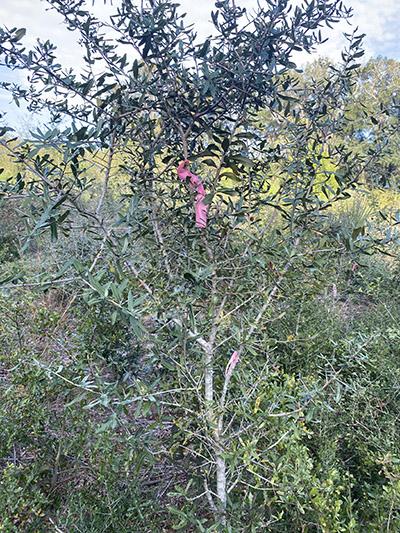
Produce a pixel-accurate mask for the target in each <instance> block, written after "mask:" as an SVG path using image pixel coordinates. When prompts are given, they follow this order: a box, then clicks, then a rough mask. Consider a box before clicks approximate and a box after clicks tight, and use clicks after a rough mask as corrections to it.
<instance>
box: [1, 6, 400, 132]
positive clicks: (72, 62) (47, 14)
mask: <svg viewBox="0 0 400 533" xmlns="http://www.w3.org/2000/svg"><path fill="white" fill-rule="evenodd" d="M112 1H113V5H112V4H111V0H106V3H104V2H103V0H95V2H94V6H93V7H92V1H91V0H90V1H88V3H87V4H88V7H90V9H91V10H92V11H93V12H94V14H95V15H96V16H98V17H99V18H102V19H104V20H107V19H108V17H109V15H110V14H112V13H113V12H114V11H115V9H116V6H118V4H119V3H120V0H112ZM138 1H139V0H138ZM296 1H297V2H299V3H300V0H296ZM177 2H179V3H180V4H181V9H182V12H186V13H187V17H186V20H187V21H189V22H190V23H194V24H195V26H196V30H197V32H198V35H199V38H202V37H206V36H207V35H209V34H210V33H211V31H212V25H211V23H210V18H211V17H210V13H211V11H212V10H215V7H214V0H201V1H198V2H193V0H177ZM237 3H238V4H240V5H242V6H245V7H246V8H247V10H251V9H252V8H254V6H255V5H256V0H237ZM260 3H261V5H262V4H263V0H260ZM344 4H345V5H346V6H347V7H351V8H353V17H352V19H351V24H352V26H350V25H349V24H348V23H346V22H345V21H342V22H341V23H339V24H336V25H335V26H334V28H333V30H326V31H325V32H324V37H328V41H327V42H326V43H324V44H323V45H322V46H320V47H319V48H318V50H317V52H316V53H315V54H313V55H312V56H310V55H309V54H302V53H299V54H298V56H297V57H295V58H294V60H295V61H296V63H297V64H298V65H300V66H302V65H304V64H305V63H306V62H307V61H310V60H313V59H314V58H316V57H318V56H328V57H329V58H331V59H332V60H333V61H339V60H340V52H341V50H342V49H343V47H344V46H345V43H346V40H345V38H344V37H343V32H345V33H351V32H352V31H353V29H354V28H356V27H358V28H359V32H360V33H365V34H366V37H365V40H364V49H365V58H366V59H369V58H370V57H377V56H384V57H388V58H393V59H399V60H400V37H399V28H400V7H399V4H398V0H345V1H344ZM0 21H1V25H4V26H6V27H7V28H13V27H17V28H26V30H27V33H26V36H25V38H24V41H23V42H24V44H25V45H26V46H27V47H31V46H33V45H34V44H35V42H36V38H40V39H42V40H47V39H49V40H50V41H51V42H53V43H54V44H55V45H57V48H58V57H59V60H60V62H61V64H63V65H64V66H66V67H77V66H79V65H80V64H82V59H81V56H82V52H81V49H80V47H79V45H78V44H77V42H76V40H75V38H74V34H73V33H71V32H69V31H68V30H67V29H66V28H65V27H64V26H63V24H62V18H61V16H60V15H58V14H57V13H56V12H55V11H54V10H49V9H48V4H47V2H46V1H43V0H9V1H4V2H1V3H0ZM16 75H17V74H16V73H14V72H10V71H8V70H7V69H5V68H0V78H1V80H2V81H16V79H17V78H16ZM0 113H1V114H3V113H6V115H5V119H3V121H2V122H4V120H5V121H6V122H8V123H10V122H13V125H14V126H17V127H22V124H23V123H24V122H26V121H27V120H28V117H27V116H26V113H25V112H24V111H21V110H19V111H18V109H17V108H16V106H15V105H14V104H10V96H9V95H8V94H7V93H5V92H4V91H0Z"/></svg>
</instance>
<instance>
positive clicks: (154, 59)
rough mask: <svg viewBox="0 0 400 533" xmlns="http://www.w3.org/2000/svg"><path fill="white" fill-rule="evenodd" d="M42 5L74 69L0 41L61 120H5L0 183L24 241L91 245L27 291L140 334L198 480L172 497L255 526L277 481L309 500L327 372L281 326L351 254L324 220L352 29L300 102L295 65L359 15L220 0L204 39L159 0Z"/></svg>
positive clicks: (282, 0) (343, 159) (39, 50)
mask: <svg viewBox="0 0 400 533" xmlns="http://www.w3.org/2000/svg"><path fill="white" fill-rule="evenodd" d="M47 2H48V4H49V6H50V7H51V8H53V9H55V10H57V11H58V12H59V13H60V14H61V15H62V16H63V17H64V22H65V25H66V27H67V28H68V29H69V30H71V31H73V32H75V34H77V35H78V36H79V42H80V44H81V46H82V52H83V58H84V62H85V68H84V69H83V70H82V71H73V70H69V69H68V70H66V69H64V68H63V67H62V66H61V65H60V64H59V63H58V62H57V56H56V49H55V47H54V46H53V45H52V44H51V43H50V42H49V41H46V42H39V41H38V43H37V45H36V46H35V48H34V49H32V50H27V49H26V48H25V47H24V45H23V37H24V33H25V30H23V29H15V28H14V29H11V30H9V29H6V28H3V29H2V30H1V34H0V37H1V41H0V42H1V45H0V46H1V48H0V50H1V55H2V61H3V64H5V65H6V66H8V67H9V68H11V69H18V70H22V71H23V72H27V73H29V86H22V85H21V86H18V85H15V84H12V85H11V84H6V83H3V87H6V88H7V89H8V90H10V91H11V92H12V94H13V97H14V99H15V101H16V102H18V101H19V100H23V101H25V102H26V103H27V104H28V107H29V109H30V110H31V111H34V112H40V111H42V110H44V109H46V110H48V111H49V112H50V114H51V117H52V124H51V126H49V127H48V129H47V130H46V131H44V132H43V131H40V130H38V131H37V132H35V133H33V134H32V138H31V139H30V140H29V142H19V141H18V140H17V139H16V138H15V136H14V137H13V136H12V131H11V130H10V128H3V132H2V135H3V140H2V146H3V150H4V151H5V152H7V153H8V154H9V155H10V157H11V158H13V160H15V161H18V163H19V164H20V165H23V167H24V170H21V171H20V172H19V173H18V175H16V176H13V177H12V178H10V179H7V180H6V181H4V182H3V184H2V185H3V192H2V195H3V200H7V199H13V201H15V199H16V198H19V199H21V202H22V204H21V212H22V213H25V215H24V217H25V225H26V228H27V240H26V246H28V244H29V242H30V240H31V239H33V238H37V237H39V236H40V235H42V234H45V233H47V232H48V231H49V230H50V233H51V236H52V239H53V240H56V239H57V238H58V236H59V235H60V234H61V238H62V239H73V238H74V235H76V232H77V231H80V230H81V228H82V227H83V228H84V231H85V232H86V233H87V234H88V235H91V236H92V239H93V240H94V242H95V243H97V245H96V250H95V252H94V253H93V254H91V255H89V256H88V257H87V261H78V260H77V259H76V258H74V257H72V258H70V259H69V260H68V261H66V262H65V264H64V265H63V266H62V268H61V270H54V271H52V272H46V273H43V274H42V277H41V278H40V279H39V281H36V282H35V283H37V284H38V285H40V286H47V285H49V286H51V285H52V284H59V285H62V284H63V283H68V282H70V281H74V282H75V283H76V284H78V285H79V286H81V288H82V295H83V297H84V298H86V301H87V302H88V303H89V304H91V303H96V302H99V301H108V302H110V303H112V305H113V306H114V308H115V312H113V314H112V316H110V320H112V321H119V320H124V321H129V323H130V324H131V326H132V329H133V331H134V333H135V334H136V335H137V336H138V337H146V338H147V341H146V342H147V343H148V344H147V345H148V346H150V348H149V351H151V354H149V361H150V362H151V363H152V364H153V365H154V369H156V368H158V365H159V366H160V367H163V368H164V369H165V370H166V372H167V374H166V376H164V380H163V381H160V380H159V379H155V380H154V381H153V382H148V383H145V381H144V380H143V378H141V379H139V378H137V391H139V393H138V392H136V395H135V401H136V402H137V401H138V394H139V397H141V400H140V402H143V405H144V407H146V406H148V405H149V403H150V404H154V405H156V406H157V408H158V409H159V410H160V412H161V415H160V416H161V418H162V413H163V412H165V413H169V414H170V413H174V412H175V413H176V414H175V418H174V420H175V426H176V428H177V439H178V440H177V442H176V447H177V448H179V447H180V448H181V450H182V451H183V453H184V454H185V455H186V454H187V453H189V455H190V457H192V458H193V461H192V462H191V463H190V464H191V466H190V468H191V470H190V471H191V472H192V475H193V479H199V478H201V480H202V481H201V484H202V486H203V489H201V493H197V494H195V496H193V493H192V492H190V487H189V486H188V487H187V489H186V491H183V492H182V494H183V495H184V496H185V497H187V498H188V500H190V498H191V497H193V498H195V499H196V498H197V499H196V501H199V502H200V501H201V502H202V501H204V502H205V504H206V505H208V506H209V507H210V508H211V510H212V511H213V513H214V517H215V521H216V523H220V524H222V526H223V527H224V526H225V525H227V524H229V523H230V521H231V520H232V518H231V512H232V510H233V509H239V511H238V512H239V514H240V512H243V511H244V509H246V505H249V506H250V508H251V507H252V506H253V505H258V506H259V505H261V506H262V508H263V509H264V511H263V513H264V515H263V522H262V524H263V527H266V526H268V524H271V523H273V522H274V521H276V520H277V517H278V516H279V512H280V511H279V509H280V507H279V505H280V503H279V502H281V497H282V494H281V493H280V492H279V491H277V490H276V486H278V485H279V484H280V483H282V484H286V486H291V487H292V489H291V491H292V492H290V491H289V493H288V494H287V498H288V499H287V501H288V502H289V503H288V505H290V504H291V502H292V503H293V501H297V498H299V497H300V496H299V494H300V492H301V491H300V492H296V491H297V489H296V487H297V486H298V483H299V479H300V477H301V476H305V474H304V472H303V473H299V469H298V468H297V467H296V466H295V465H294V464H292V461H291V458H290V453H291V452H290V450H292V451H293V449H294V448H296V447H298V449H300V448H301V446H302V445H301V435H300V433H301V432H303V434H304V432H306V429H305V426H304V413H305V412H307V409H308V408H309V407H311V404H312V403H316V402H317V401H318V394H319V392H321V391H322V390H328V389H329V388H330V387H332V386H333V385H334V382H335V379H336V374H335V370H332V372H331V374H324V375H321V376H318V375H316V376H313V378H312V379H311V378H309V377H304V376H303V378H304V379H303V380H301V379H300V377H299V376H298V375H295V373H293V374H290V372H288V373H287V374H282V375H281V374H280V371H279V358H277V357H276V356H275V355H274V351H275V349H276V346H277V344H276V339H277V338H279V331H275V330H274V327H275V324H278V323H279V318H280V316H282V313H285V305H287V304H285V302H286V301H289V300H287V299H286V296H287V295H290V294H291V293H292V292H293V290H295V287H296V286H298V284H299V283H302V284H304V283H308V284H309V286H310V287H311V289H310V291H311V292H312V291H316V290H317V288H315V284H317V283H318V277H319V276H320V275H321V272H322V270H323V268H324V264H325V263H326V261H327V260H329V258H331V257H333V256H334V255H335V254H337V253H341V252H346V253H353V252H352V250H354V249H355V248H356V244H354V243H352V242H350V243H349V242H341V241H340V239H339V238H338V237H337V235H334V234H332V232H330V231H329V228H327V227H326V225H325V222H324V216H323V215H324V213H325V212H326V210H327V209H328V208H329V207H330V206H331V205H332V203H333V202H335V201H337V200H342V199H343V198H345V197H346V196H348V192H347V191H348V189H349V188H352V187H355V186H356V184H357V182H358V179H359V177H360V175H361V173H362V170H363V168H364V166H365V164H366V162H367V160H366V159H365V160H363V159H361V158H359V157H354V155H353V154H352V153H351V152H350V151H349V149H348V146H347V145H346V144H344V143H343V142H341V141H340V136H339V135H338V132H340V131H341V129H343V128H348V123H347V120H346V114H345V109H344V106H345V104H346V98H345V97H346V95H347V94H348V92H349V91H351V88H352V73H353V71H354V69H355V67H356V66H357V63H356V61H357V58H359V57H361V55H362V51H361V50H360V45H361V37H360V36H358V37H356V36H354V35H353V36H348V40H349V45H348V49H347V50H346V51H345V52H343V63H342V65H341V66H340V68H335V69H332V70H331V71H329V73H328V76H327V77H326V79H324V80H322V81H321V80H319V81H316V82H315V83H314V85H313V86H312V87H311V86H309V87H307V93H306V95H307V96H306V97H303V96H304V88H303V87H301V86H300V85H299V82H298V77H295V76H293V75H292V73H293V71H294V69H295V68H296V65H295V64H294V63H293V60H292V56H293V53H294V52H297V51H308V52H311V51H312V50H314V48H315V47H316V46H317V45H318V44H319V43H320V42H322V40H323V35H322V33H321V30H322V29H323V28H324V27H325V26H329V27H330V26H331V25H332V24H333V23H336V22H338V21H339V20H341V19H343V18H348V17H349V16H350V10H349V9H347V8H346V7H344V6H343V4H342V2H341V1H339V0H332V1H325V0H324V1H315V0H311V1H305V2H304V3H303V4H302V5H301V6H299V5H296V6H294V5H292V3H291V2H289V0H265V1H264V2H261V3H260V4H259V6H258V7H257V9H255V10H254V11H248V10H246V9H245V8H243V7H240V6H237V5H236V4H235V1H234V0H222V1H217V2H216V4H215V10H214V11H213V12H212V13H211V19H212V23H213V32H212V35H211V36H210V37H208V38H207V39H205V40H204V41H203V42H198V40H197V39H196V33H195V29H196V28H193V27H191V26H186V25H185V23H184V22H185V21H184V16H183V15H182V14H181V12H180V10H179V6H178V4H175V3H174V2H171V1H170V0H147V1H144V2H143V1H142V2H141V3H140V5H137V3H136V2H133V1H131V0H122V2H121V3H120V4H119V5H118V7H117V8H116V12H115V14H114V15H113V16H112V17H111V19H110V21H109V22H108V23H105V22H102V21H99V20H97V19H96V18H95V17H94V16H93V15H91V14H90V12H88V11H87V9H86V8H85V2H84V0H47ZM266 115H268V117H269V121H268V122H267V123H266V122H265V121H264V120H263V116H266ZM65 124H66V125H65ZM271 124H272V125H271ZM98 158H100V159H101V165H100V167H101V169H100V172H101V174H102V179H101V184H100V185H99V180H98V178H97V179H96V180H95V179H93V176H94V170H93V169H94V166H96V161H98ZM183 161H187V163H186V170H188V169H189V167H190V170H191V172H192V173H193V174H194V175H197V176H199V177H200V178H201V182H202V185H203V186H204V191H203V190H202V189H200V185H199V180H198V179H196V178H193V174H190V172H187V173H186V174H185V172H184V170H185V169H184V167H183V166H181V167H180V169H181V175H180V176H179V177H181V178H183V179H179V177H178V175H177V171H176V169H177V167H178V166H179V165H181V164H182V162H183ZM327 162H328V163H329V164H327ZM98 172H99V171H97V173H98ZM182 172H183V173H182ZM185 176H186V177H185ZM115 183H117V185H115ZM29 205H31V206H32V209H29ZM199 206H200V208H202V213H203V220H202V221H201V222H200V224H199V219H197V224H196V216H195V212H196V207H197V209H199ZM204 206H207V207H204ZM205 212H207V220H206V221H205V220H204V213H205ZM21 216H23V215H21ZM78 227H79V228H78ZM354 238H355V239H356V238H357V235H355V236H354ZM349 250H350V252H349ZM354 253H355V251H354ZM3 282H4V283H5V286H9V285H10V279H5V280H3ZM35 283H33V284H35ZM304 290H305V289H304ZM144 316H145V317H146V321H145V322H146V324H147V327H146V328H145V327H144V326H143V320H142V319H143V317H144ZM289 340H290V339H289ZM154 372H156V370H154ZM298 377H299V379H297V378H298ZM310 390H313V391H314V392H313V393H310V392H309V391H310ZM140 402H139V403H140ZM146 409H148V408H147V407H146ZM310 412H311V411H310ZM310 416H311V415H310ZM301 450H303V448H301ZM299 453H300V452H299ZM301 453H303V452H301ZM304 453H305V452H304ZM284 457H286V460H285V461H282V460H281V459H282V458H284ZM304 464H305V465H306V464H307V461H305V463H304ZM303 468H305V470H307V467H306V466H304V465H303ZM307 475H308V476H309V477H310V479H311V477H312V476H311V471H310V470H307ZM197 490H200V489H199V488H198V489H197ZM299 490H300V489H299ZM321 490H322V489H321ZM182 494H181V495H182ZM255 498H259V500H255ZM291 498H293V499H291ZM327 498H328V496H327ZM256 501H257V502H258V503H255V502H256ZM183 525H184V524H183Z"/></svg>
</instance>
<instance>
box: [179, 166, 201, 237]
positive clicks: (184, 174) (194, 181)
mask: <svg viewBox="0 0 400 533" xmlns="http://www.w3.org/2000/svg"><path fill="white" fill-rule="evenodd" d="M187 163H189V161H188V160H187V159H185V161H182V163H181V164H180V165H179V167H178V168H177V173H178V178H180V179H181V180H185V181H186V180H187V179H188V178H189V182H190V184H191V185H192V187H194V189H196V192H197V198H196V226H197V227H198V228H203V229H204V228H205V227H206V226H207V210H208V206H206V205H205V204H204V203H203V200H204V198H205V196H206V191H205V190H204V187H203V184H202V182H201V179H200V178H198V177H197V176H195V175H194V174H193V173H192V172H190V170H188V169H187V168H185V165H186V164H187Z"/></svg>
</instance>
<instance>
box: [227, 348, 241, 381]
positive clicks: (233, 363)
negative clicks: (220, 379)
mask: <svg viewBox="0 0 400 533" xmlns="http://www.w3.org/2000/svg"><path fill="white" fill-rule="evenodd" d="M238 361H239V352H238V351H236V350H235V351H234V352H233V354H232V357H231V358H230V359H229V362H228V364H227V365H226V370H225V377H226V378H228V377H230V375H231V374H232V372H233V369H234V368H235V366H236V363H237V362H238Z"/></svg>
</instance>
